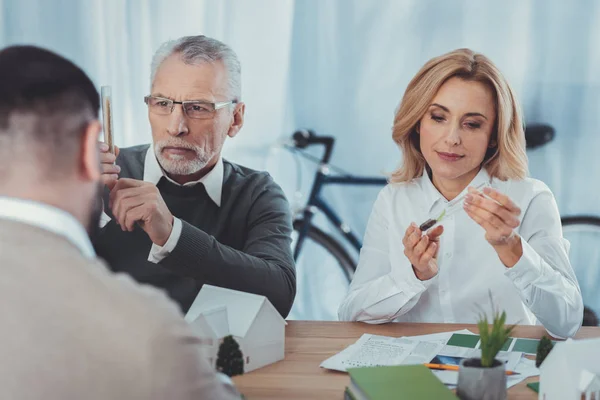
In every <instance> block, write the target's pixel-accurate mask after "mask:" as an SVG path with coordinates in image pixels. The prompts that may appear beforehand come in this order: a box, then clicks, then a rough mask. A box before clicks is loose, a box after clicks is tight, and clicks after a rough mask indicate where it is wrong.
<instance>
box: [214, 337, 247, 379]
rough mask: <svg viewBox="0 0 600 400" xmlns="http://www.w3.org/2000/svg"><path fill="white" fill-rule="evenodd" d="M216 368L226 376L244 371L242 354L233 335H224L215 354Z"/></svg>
mask: <svg viewBox="0 0 600 400" xmlns="http://www.w3.org/2000/svg"><path fill="white" fill-rule="evenodd" d="M217 370H218V371H219V372H222V373H224V374H225V375H227V376H235V375H242V374H243V373H244V355H243V354H242V351H241V350H240V345H239V344H238V342H236V340H235V339H234V338H233V336H231V335H229V336H225V337H224V338H223V343H221V345H220V346H219V353H218V354H217Z"/></svg>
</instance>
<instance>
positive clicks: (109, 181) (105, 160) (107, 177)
mask: <svg viewBox="0 0 600 400" xmlns="http://www.w3.org/2000/svg"><path fill="white" fill-rule="evenodd" d="M98 145H99V148H100V167H101V170H102V175H101V176H100V180H101V181H102V183H104V184H105V185H106V186H108V189H109V190H112V188H113V187H114V186H115V185H116V184H117V180H118V179H119V172H121V167H119V166H118V165H116V164H115V160H116V159H117V156H118V155H119V148H118V147H117V146H115V154H112V153H111V152H109V151H108V150H109V149H108V145H107V144H106V143H104V142H99V143H98Z"/></svg>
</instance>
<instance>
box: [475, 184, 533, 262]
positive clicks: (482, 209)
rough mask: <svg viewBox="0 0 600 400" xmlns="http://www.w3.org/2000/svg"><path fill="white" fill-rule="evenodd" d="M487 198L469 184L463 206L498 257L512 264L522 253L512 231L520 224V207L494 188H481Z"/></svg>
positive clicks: (518, 241) (519, 243)
mask: <svg viewBox="0 0 600 400" xmlns="http://www.w3.org/2000/svg"><path fill="white" fill-rule="evenodd" d="M483 193H485V194H486V195H487V196H489V198H487V197H485V196H484V195H483V194H482V193H481V192H479V191H478V190H476V189H474V188H469V194H468V195H467V197H466V198H465V203H464V209H465V211H466V212H467V214H468V215H469V217H471V219H473V221H475V222H477V223H478V224H479V225H480V226H481V227H482V228H483V229H485V239H486V240H487V241H488V242H489V243H490V244H491V245H492V246H493V247H494V249H495V250H496V253H498V256H499V257H500V260H501V261H502V262H503V263H504V265H506V266H507V267H509V268H510V267H513V266H514V265H515V264H516V263H517V262H518V261H519V260H520V259H521V256H522V255H523V246H522V244H521V237H520V236H519V235H518V234H517V233H516V232H515V228H517V227H518V226H519V225H520V222H519V216H520V215H521V209H520V208H519V207H517V205H516V204H515V203H514V202H513V201H512V200H511V199H510V198H508V197H507V196H505V195H504V194H502V193H500V192H498V191H497V190H495V189H492V188H489V187H486V188H484V189H483Z"/></svg>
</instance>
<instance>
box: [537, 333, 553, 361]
mask: <svg viewBox="0 0 600 400" xmlns="http://www.w3.org/2000/svg"><path fill="white" fill-rule="evenodd" d="M553 347H554V344H553V343H552V341H551V340H550V338H548V336H544V337H543V338H542V340H540V343H539V344H538V347H537V352H536V354H535V366H536V367H538V368H539V367H540V365H542V363H543V362H544V360H545V359H546V357H547V356H548V354H549V353H550V350H552V348H553Z"/></svg>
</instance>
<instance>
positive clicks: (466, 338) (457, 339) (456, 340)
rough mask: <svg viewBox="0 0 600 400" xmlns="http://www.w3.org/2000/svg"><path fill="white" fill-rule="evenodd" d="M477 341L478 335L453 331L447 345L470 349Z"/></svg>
mask: <svg viewBox="0 0 600 400" xmlns="http://www.w3.org/2000/svg"><path fill="white" fill-rule="evenodd" d="M477 343H479V335H465V334H462V333H455V334H453V335H452V337H450V340H448V343H447V345H449V346H458V347H468V348H470V349H474V348H475V346H477Z"/></svg>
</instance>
